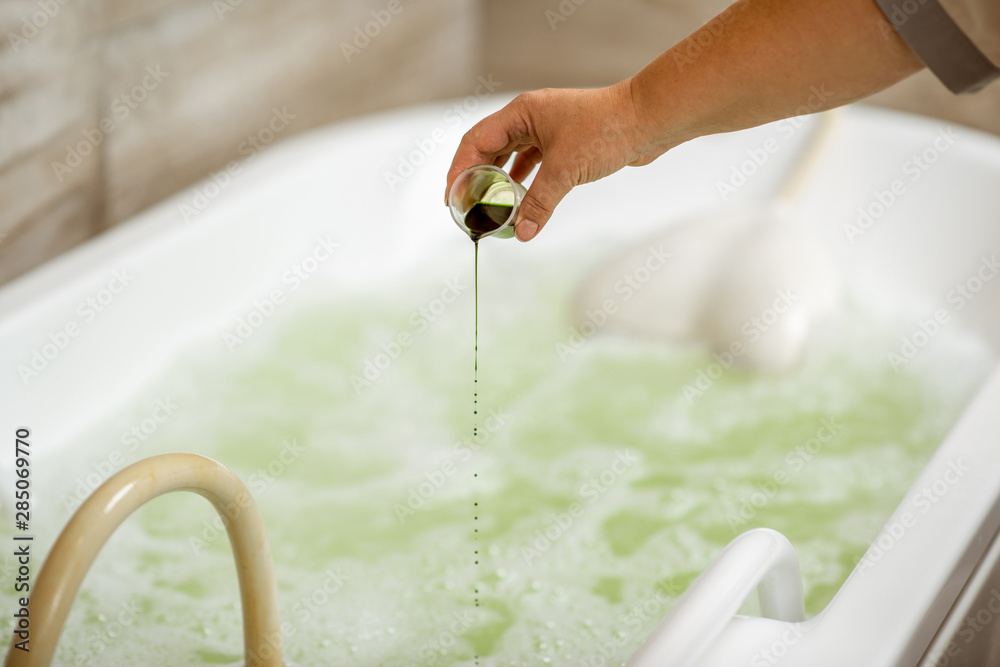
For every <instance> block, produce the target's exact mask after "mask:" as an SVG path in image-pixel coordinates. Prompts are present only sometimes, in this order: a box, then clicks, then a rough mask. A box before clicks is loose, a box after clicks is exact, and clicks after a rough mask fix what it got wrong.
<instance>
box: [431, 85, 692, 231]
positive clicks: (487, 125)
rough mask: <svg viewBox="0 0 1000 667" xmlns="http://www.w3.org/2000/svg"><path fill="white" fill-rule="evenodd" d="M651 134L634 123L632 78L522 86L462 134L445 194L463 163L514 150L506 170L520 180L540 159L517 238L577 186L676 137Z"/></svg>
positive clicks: (500, 160) (505, 156)
mask: <svg viewBox="0 0 1000 667" xmlns="http://www.w3.org/2000/svg"><path fill="white" fill-rule="evenodd" d="M652 134H653V133H651V132H647V131H646V130H645V128H644V126H643V124H642V123H641V122H640V117H639V114H638V113H637V110H636V108H635V106H634V103H633V97H632V94H631V80H626V81H623V82H621V83H619V84H615V85H614V86H610V87H608V88H599V89H594V90H573V89H544V90H536V91H531V92H528V93H524V94H522V95H518V96H517V97H516V98H515V99H514V100H513V101H512V102H511V103H510V104H508V105H507V106H505V107H504V108H503V109H501V110H500V111H498V112H496V113H494V114H493V115H491V116H489V117H487V118H485V119H483V120H482V121H480V122H479V123H477V124H476V125H474V126H473V127H472V128H471V129H470V130H469V131H468V132H466V134H465V136H464V137H462V142H461V144H459V147H458V150H457V151H456V153H455V158H454V160H453V161H452V164H451V169H450V170H449V171H448V185H447V188H446V189H445V200H446V201H447V192H448V191H449V190H450V189H451V185H452V183H453V182H454V181H455V178H457V177H458V175H459V174H460V173H462V172H463V171H464V170H466V169H468V168H469V167H472V166H475V165H477V164H492V165H495V166H498V167H503V166H505V165H506V164H507V162H508V161H509V160H510V157H511V155H512V154H514V153H516V154H517V156H516V157H515V158H514V164H513V166H512V167H511V169H510V176H511V178H513V179H514V180H515V181H518V182H520V181H522V180H524V179H525V178H527V176H528V175H529V174H530V173H531V172H532V170H533V169H534V168H535V166H536V165H539V164H541V166H540V167H539V169H538V174H537V175H536V176H535V179H534V181H533V182H532V184H531V187H530V188H529V189H528V192H527V194H526V195H525V197H524V199H523V200H522V202H521V206H520V211H519V213H518V217H517V220H516V221H515V223H514V229H515V235H516V236H517V238H518V239H520V240H521V241H529V240H531V239H532V238H534V237H535V235H536V234H538V232H539V231H540V230H541V229H542V227H544V226H545V224H546V223H547V222H548V221H549V218H550V217H551V215H552V212H553V211H554V210H555V208H556V206H557V205H558V204H559V202H560V201H562V198H563V197H565V196H566V194H567V193H568V192H569V191H570V190H571V189H573V188H574V187H576V186H577V185H582V184H584V183H590V182H592V181H596V180H598V179H600V178H604V177H605V176H608V175H610V174H613V173H614V172H616V171H618V170H619V169H621V168H622V167H624V166H626V165H637V166H638V165H644V164H648V163H649V162H652V161H653V160H654V159H656V158H657V157H659V156H660V155H661V154H662V153H663V152H665V151H666V150H667V149H668V148H670V147H671V146H672V145H676V143H680V142H676V143H673V144H672V143H671V142H662V141H660V142H656V141H654V140H653V139H652V138H651V137H652Z"/></svg>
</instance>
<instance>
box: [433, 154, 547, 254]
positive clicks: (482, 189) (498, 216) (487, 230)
mask: <svg viewBox="0 0 1000 667" xmlns="http://www.w3.org/2000/svg"><path fill="white" fill-rule="evenodd" d="M525 193H527V189H526V188H525V187H524V186H523V185H521V184H520V183H518V182H517V181H515V180H514V179H512V178H511V177H510V175H509V174H507V172H506V171H504V170H503V169H500V168H499V167H494V166H493V165H491V164H478V165H476V166H474V167H469V168H468V169H466V170H465V171H463V172H462V173H461V174H459V175H458V178H456V179H455V182H454V183H452V185H451V190H449V191H448V207H449V208H450V209H451V217H452V218H453V219H454V220H455V224H456V225H458V228H459V229H461V230H462V231H463V232H465V233H466V234H468V235H469V238H471V239H472V240H473V241H476V242H478V241H479V239H482V238H485V237H487V236H495V237H496V238H498V239H509V238H513V237H514V221H515V220H517V211H518V209H519V208H520V207H521V201H522V199H523V198H524V195H525Z"/></svg>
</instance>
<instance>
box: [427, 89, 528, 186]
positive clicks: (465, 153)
mask: <svg viewBox="0 0 1000 667" xmlns="http://www.w3.org/2000/svg"><path fill="white" fill-rule="evenodd" d="M532 145H534V139H533V138H532V137H531V136H530V134H529V133H528V125H527V123H526V122H525V120H524V118H523V116H522V114H521V112H520V107H519V105H517V104H515V102H511V103H510V104H508V105H507V106H505V107H504V108H503V109H501V110H500V111H497V112H496V113H495V114H492V115H490V116H487V117H486V118H484V119H483V120H481V121H479V122H478V123H476V124H475V125H473V126H472V128H471V129H470V130H469V131H468V132H466V133H465V136H464V137H462V141H461V143H460V144H459V145H458V150H457V151H455V157H454V159H453V160H452V162H451V168H450V169H449V170H448V179H447V180H448V183H447V186H446V187H445V191H444V192H445V202H446V203H447V201H448V192H449V191H450V190H451V184H452V183H454V182H455V179H456V178H457V177H458V175H459V174H461V173H462V172H463V171H465V170H466V169H468V168H469V167H472V166H475V165H477V164H496V160H498V159H499V158H505V159H504V160H503V162H504V163H506V158H509V156H510V154H511V153H513V152H515V151H517V150H518V149H519V148H521V147H525V146H532Z"/></svg>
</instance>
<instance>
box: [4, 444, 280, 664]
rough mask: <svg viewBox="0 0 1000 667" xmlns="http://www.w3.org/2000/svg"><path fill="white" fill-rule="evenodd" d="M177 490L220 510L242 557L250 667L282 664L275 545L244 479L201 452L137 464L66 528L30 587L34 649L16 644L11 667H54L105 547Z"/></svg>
mask: <svg viewBox="0 0 1000 667" xmlns="http://www.w3.org/2000/svg"><path fill="white" fill-rule="evenodd" d="M171 491H194V492H195V493H197V494H198V495H201V496H204V497H205V498H207V499H208V501H209V502H211V503H212V505H213V506H214V507H215V509H216V511H217V512H219V515H220V516H221V517H222V520H223V523H224V524H225V525H226V532H227V533H229V542H230V545H231V546H232V549H233V556H234V557H235V558H236V572H237V575H238V576H239V582H240V597H241V598H242V602H243V648H244V660H245V661H246V665H247V666H248V667H250V666H252V667H281V630H280V628H279V626H280V620H279V618H278V605H277V598H278V596H277V589H276V588H275V584H274V567H273V564H272V562H271V548H270V546H269V545H268V542H267V534H266V533H265V532H264V523H263V521H262V520H261V518H260V513H259V512H258V511H257V505H256V504H255V503H254V501H253V498H252V497H251V496H250V492H249V491H247V488H246V487H245V486H244V485H243V482H241V481H240V480H239V478H238V477H237V476H236V475H235V474H234V473H233V472H232V471H231V470H229V469H228V468H226V467H225V466H223V465H222V464H221V463H219V462H217V461H213V460H212V459H210V458H207V457H205V456H199V455H197V454H163V455H160V456H153V457H151V458H148V459H144V460H142V461H139V462H138V463H134V464H133V465H130V466H129V467H127V468H125V469H124V470H122V471H120V472H119V473H118V474H116V475H114V476H112V477H111V478H110V479H108V480H107V481H106V482H105V483H104V484H102V485H101V486H100V487H98V489H97V490H96V491H94V492H93V493H92V494H91V495H90V497H88V498H87V500H86V501H84V503H83V505H81V506H80V508H79V509H78V510H77V511H76V513H75V514H74V515H73V517H72V518H71V519H70V520H69V523H68V524H66V527H65V528H64V529H63V531H62V533H61V534H60V535H59V539H57V540H56V543H55V544H54V545H52V550H51V551H50V552H49V555H48V558H46V560H45V564H44V565H43V566H42V569H41V571H40V572H39V573H38V579H37V581H36V582H35V585H34V587H33V589H32V590H31V599H30V601H29V605H28V611H29V614H30V619H31V626H30V631H31V643H30V644H29V646H30V649H31V650H30V652H25V651H22V650H19V649H15V648H14V643H15V642H16V641H17V636H16V635H15V636H14V639H13V640H12V641H11V646H10V650H9V652H8V653H7V661H6V663H5V665H6V667H48V665H49V663H50V662H51V661H52V655H53V654H54V653H55V649H56V642H57V641H58V640H59V634H60V633H61V632H62V628H63V623H65V621H66V616H67V615H68V614H69V608H70V605H71V604H72V603H73V599H74V598H75V597H76V593H77V591H78V590H79V588H80V583H81V582H82V581H83V578H84V576H86V574H87V570H89V569H90V565H91V563H93V562H94V559H95V558H96V557H97V554H98V553H99V552H100V550H101V548H102V547H103V546H104V543H105V542H106V541H107V540H108V538H109V537H111V534H112V533H114V532H115V530H116V529H117V528H118V526H119V525H121V523H122V522H123V521H124V520H125V519H126V518H128V516H129V515H130V514H132V512H134V511H135V510H137V509H138V508H139V507H141V506H142V505H144V504H145V503H147V502H149V501H150V500H152V499H153V498H156V497H157V496H161V495H163V494H165V493H170V492H171Z"/></svg>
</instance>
